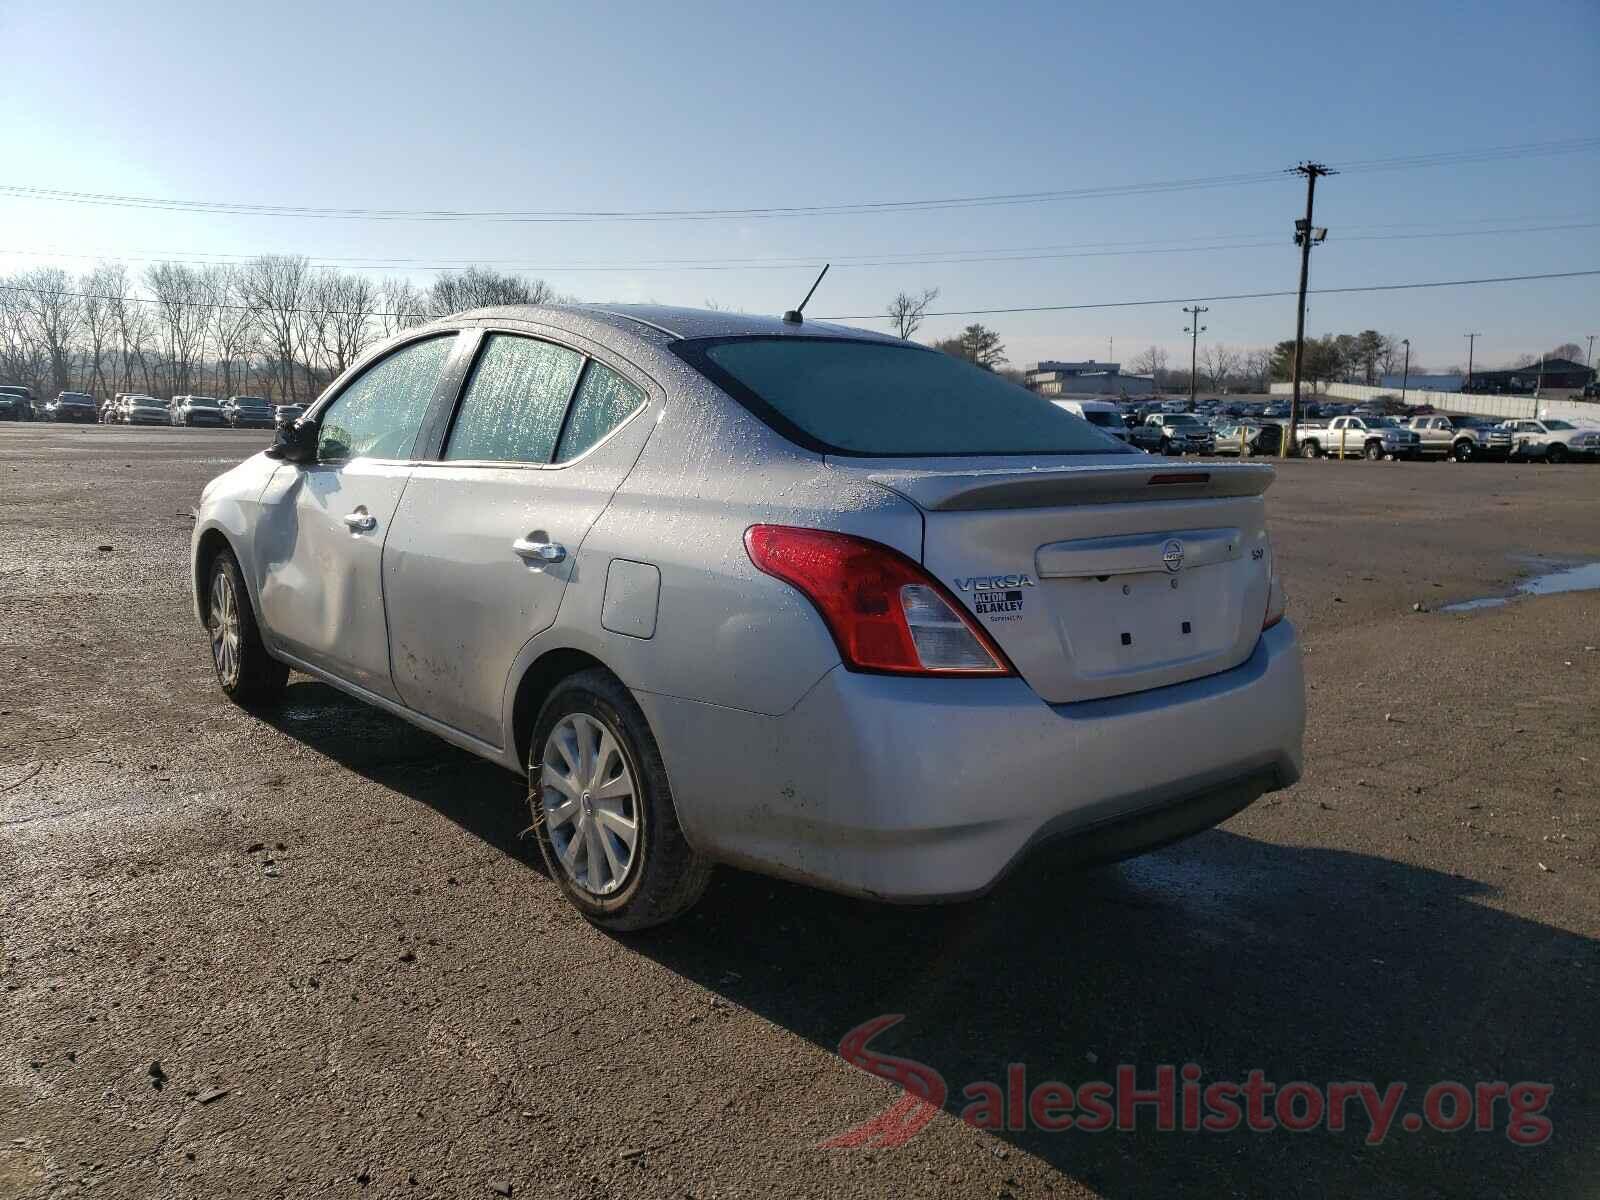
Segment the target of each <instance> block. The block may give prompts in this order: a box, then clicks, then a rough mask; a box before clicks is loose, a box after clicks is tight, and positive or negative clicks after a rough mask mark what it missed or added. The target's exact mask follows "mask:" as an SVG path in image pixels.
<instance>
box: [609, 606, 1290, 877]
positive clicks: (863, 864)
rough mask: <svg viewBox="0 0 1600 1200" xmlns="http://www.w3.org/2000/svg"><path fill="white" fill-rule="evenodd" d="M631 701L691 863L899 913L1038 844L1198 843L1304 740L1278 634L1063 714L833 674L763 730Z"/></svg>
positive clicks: (933, 684)
mask: <svg viewBox="0 0 1600 1200" xmlns="http://www.w3.org/2000/svg"><path fill="white" fill-rule="evenodd" d="M636 694H637V695H638V698H639V702H640V705H641V707H643V708H644V710H645V713H646V716H647V717H648V718H649V720H650V722H651V725H652V727H653V728H654V730H655V732H656V735H657V740H658V741H659V743H660V745H661V749H662V754H663V758H664V759H665V762H666V766H667V772H668V776H669V778H670V779H671V782H672V788H673V794H674V796H675V798H676V800H677V806H678V812H679V816H680V819H681V821H682V823H683V826H684V832H685V834H686V835H687V836H688V838H689V841H690V843H691V844H692V845H694V846H695V847H696V848H697V849H699V850H700V851H702V852H703V853H706V854H708V855H710V856H711V857H713V858H716V859H719V860H722V861H725V862H730V863H733V864H735V865H739V866H745V867H749V868H752V869H755V870H760V871H765V872H769V873H772V874H776V875H781V876H785V877H789V878H794V879H798V880H801V881H803V882H806V883H810V884H815V885H818V886H822V887H827V888H831V889H834V890H837V891H843V892H850V893H854V894H859V895H867V896H872V897H876V898H879V899H884V900H894V901H906V902H924V901H934V900H948V899H958V898H962V897H965V896H971V895H976V894H978V893H981V892H983V891H985V890H987V889H988V888H990V887H992V886H993V885H994V884H995V883H996V882H998V881H999V880H1000V879H1001V878H1002V877H1003V876H1004V875H1005V874H1006V872H1007V871H1008V870H1010V868H1011V866H1012V865H1013V864H1014V863H1015V862H1016V861H1017V860H1018V859H1019V858H1020V857H1021V856H1022V855H1024V854H1025V853H1026V852H1027V851H1028V850H1030V849H1031V848H1032V847H1033V846H1035V845H1037V844H1038V843H1040V842H1042V841H1045V840H1053V839H1057V838H1063V839H1067V840H1068V841H1070V842H1072V843H1073V844H1074V850H1073V856H1074V857H1077V858H1081V859H1085V860H1089V859H1100V858H1108V857H1113V858H1114V857H1124V856H1126V855H1129V854H1135V853H1139V852H1140V851H1142V850H1146V849H1150V848H1153V847H1154V846H1157V845H1160V844H1162V843H1164V842H1168V841H1171V840H1174V839H1175V838H1178V837H1184V836H1187V835H1189V834H1191V833H1195V832H1198V831H1199V830H1201V829H1205V828H1208V827H1210V826H1212V825H1214V824H1216V823H1217V822H1218V821H1221V820H1223V819H1225V818H1226V817H1228V816H1230V815H1232V814H1233V813H1234V812H1237V811H1238V810H1239V809H1241V808H1243V807H1245V806H1246V805H1247V804H1249V803H1250V802H1251V801H1252V800H1254V799H1255V798H1256V797H1257V796H1259V795H1261V794H1263V793H1264V792H1269V791H1273V790H1275V789H1277V788H1281V787H1287V786H1288V785H1290V784H1292V783H1293V782H1295V780H1297V779H1298V778H1299V777H1300V771H1301V763H1302V751H1301V740H1302V736H1303V732H1304V726H1305V697H1304V682H1303V676H1302V672H1301V665H1300V649H1299V645H1298V642H1297V639H1296V635H1295V631H1294V629H1293V627H1292V626H1291V625H1289V623H1288V622H1282V623H1280V624H1279V625H1277V626H1275V627H1274V628H1272V629H1270V630H1268V631H1267V632H1266V633H1264V634H1263V635H1262V637H1261V639H1260V641H1259V642H1258V643H1257V645H1256V648H1255V651H1254V653H1252V655H1251V656H1250V658H1249V659H1248V660H1247V661H1246V662H1244V663H1243V664H1241V665H1240V666H1238V667H1235V668H1234V669H1232V670H1230V671H1224V672H1221V673H1219V674H1217V675H1212V676H1208V677H1206V678H1203V679H1196V680H1191V681H1189V682H1187V683H1182V684H1175V685H1173V686H1170V687H1165V688H1157V689H1153V690H1151V691H1147V692H1139V693H1134V694H1132V695H1128V696H1118V697H1113V698H1111V699H1106V700H1094V701H1086V702H1082V703H1077V704H1061V705H1050V704H1046V703H1045V702H1044V701H1042V700H1040V699H1039V698H1038V696H1037V695H1035V694H1034V692H1033V691H1032V690H1031V689H1030V688H1029V687H1028V686H1027V685H1026V684H1025V683H1023V682H1022V681H1021V680H1018V679H971V680H959V679H912V678H901V677H893V676H881V675H863V674H856V673H852V672H849V671H846V670H844V669H843V668H842V667H841V668H835V669H834V670H833V671H830V672H829V673H828V674H827V675H825V676H824V677H823V678H822V679H821V680H820V681H819V682H818V683H817V684H816V685H815V686H814V687H813V688H812V689H811V690H810V692H808V693H807V694H806V696H805V697H804V698H803V699H802V700H801V701H800V703H799V704H797V705H796V706H795V708H794V709H792V710H791V711H790V712H788V713H786V714H784V715H782V716H778V717H766V716H761V715H759V714H755V713H746V712H739V711H735V710H729V709H723V708H717V707H715V706H711V705H706V704H700V703H697V702H694V701H689V700H683V699H680V698H675V697H666V696H660V695H655V694H651V693H636Z"/></svg>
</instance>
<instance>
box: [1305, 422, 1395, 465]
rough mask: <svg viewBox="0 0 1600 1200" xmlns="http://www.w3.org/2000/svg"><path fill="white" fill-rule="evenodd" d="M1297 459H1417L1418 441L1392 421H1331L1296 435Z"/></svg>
mask: <svg viewBox="0 0 1600 1200" xmlns="http://www.w3.org/2000/svg"><path fill="white" fill-rule="evenodd" d="M1296 441H1297V443H1298V450H1299V453H1300V457H1301V458H1321V457H1322V456H1323V455H1324V454H1327V455H1331V456H1337V457H1340V458H1355V457H1365V458H1369V459H1372V460H1373V461H1377V460H1378V459H1382V458H1417V457H1420V456H1421V453H1422V439H1421V438H1420V437H1419V436H1418V435H1417V432H1416V430H1414V429H1402V428H1401V427H1400V423H1399V422H1398V421H1396V420H1395V419H1394V418H1393V417H1334V418H1333V420H1331V421H1329V422H1328V423H1327V425H1325V426H1323V427H1321V428H1316V427H1313V428H1308V429H1300V430H1297V431H1296Z"/></svg>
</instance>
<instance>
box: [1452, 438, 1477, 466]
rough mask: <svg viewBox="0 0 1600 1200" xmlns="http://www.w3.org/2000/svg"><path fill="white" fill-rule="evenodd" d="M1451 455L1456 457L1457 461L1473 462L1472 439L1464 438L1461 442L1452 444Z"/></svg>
mask: <svg viewBox="0 0 1600 1200" xmlns="http://www.w3.org/2000/svg"><path fill="white" fill-rule="evenodd" d="M1450 457H1452V458H1454V459H1455V460H1456V461H1457V462H1463V463H1464V462H1471V461H1472V439H1471V438H1462V439H1461V440H1460V441H1459V442H1457V443H1456V444H1455V445H1454V446H1452V447H1451V448H1450Z"/></svg>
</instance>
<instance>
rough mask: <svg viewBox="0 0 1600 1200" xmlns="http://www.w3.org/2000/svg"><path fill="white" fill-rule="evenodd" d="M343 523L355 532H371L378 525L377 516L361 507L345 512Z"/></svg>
mask: <svg viewBox="0 0 1600 1200" xmlns="http://www.w3.org/2000/svg"><path fill="white" fill-rule="evenodd" d="M344 523H345V524H346V525H348V526H350V528H351V529H353V530H355V531H356V532H357V533H371V532H372V531H373V530H374V529H376V528H377V527H378V518H377V517H375V516H373V515H372V514H371V513H369V512H368V511H367V510H366V508H365V507H362V508H358V509H356V510H355V512H353V513H345V515H344Z"/></svg>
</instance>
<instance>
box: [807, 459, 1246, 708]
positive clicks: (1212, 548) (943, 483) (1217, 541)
mask: <svg viewBox="0 0 1600 1200" xmlns="http://www.w3.org/2000/svg"><path fill="white" fill-rule="evenodd" d="M858 461H859V460H858ZM993 462H994V460H988V463H987V464H985V463H982V462H978V461H972V462H966V463H952V464H951V465H950V466H948V467H942V466H941V467H936V468H919V467H907V466H905V465H904V464H895V463H888V462H884V461H882V460H879V461H878V462H877V463H876V464H874V465H870V466H869V465H865V464H862V465H857V464H855V463H852V464H851V466H852V467H853V469H856V470H862V469H865V470H866V471H867V473H868V475H869V477H870V478H871V479H872V480H873V481H874V482H876V483H878V484H879V485H880V486H882V487H885V488H888V489H889V490H890V491H893V492H895V493H896V494H898V495H900V496H902V497H904V498H905V499H907V500H909V501H910V502H911V503H913V504H915V505H916V506H917V507H918V508H919V509H921V510H922V512H923V546H922V562H923V565H924V566H925V567H926V568H927V569H928V570H929V572H930V573H931V574H933V575H934V576H935V577H936V578H938V579H939V581H940V582H941V583H943V584H944V585H945V586H946V587H948V588H949V589H950V591H951V592H952V593H953V594H954V595H955V596H956V597H958V598H959V599H960V601H961V603H962V604H964V605H965V606H966V607H967V609H968V611H969V612H971V613H972V614H973V616H974V617H975V618H976V619H977V620H978V622H979V623H980V624H981V625H982V626H983V628H984V629H985V630H986V631H987V632H988V633H989V634H990V636H991V637H993V638H994V640H995V641H996V642H997V643H998V644H999V646H1000V647H1001V649H1003V650H1004V651H1005V652H1006V654H1007V656H1008V657H1010V659H1011V661H1012V663H1013V664H1014V665H1015V666H1016V668H1017V670H1018V671H1019V672H1020V673H1021V674H1022V676H1023V678H1024V679H1025V680H1026V681H1027V683H1028V684H1029V686H1031V687H1032V688H1033V689H1034V691H1036V692H1037V693H1038V694H1039V695H1040V696H1041V697H1042V698H1043V699H1045V700H1046V701H1049V702H1050V703H1053V704H1059V703H1068V702H1072V701H1078V700H1092V699H1099V698H1103V697H1107V696H1117V695H1123V694H1125V693H1128V692H1136V691H1143V690H1145V689H1147V688H1154V687H1164V686H1166V685H1168V684H1173V683H1181V682H1183V681H1185V680H1189V679H1195V678H1198V677H1200V676H1204V675H1211V674H1214V673H1216V672H1218V671H1226V670H1228V669H1229V668H1231V667H1235V666H1238V665H1239V664H1240V663H1242V662H1244V660H1245V659H1247V658H1249V656H1250V654H1251V652H1252V650H1254V648H1255V644H1256V641H1257V639H1258V638H1259V637H1260V634H1261V621H1262V616H1263V614H1264V613H1265V611H1266V606H1267V593H1268V587H1269V581H1270V578H1271V573H1272V551H1271V547H1270V545H1269V543H1268V540H1267V531H1266V519H1265V501H1264V499H1263V493H1264V492H1265V491H1266V489H1267V487H1268V486H1269V485H1270V484H1271V482H1272V479H1273V471H1272V469H1271V468H1270V467H1266V466H1260V465H1255V464H1243V463H1238V464H1231V463H1230V464H1221V463H1214V462H1207V463H1205V464H1167V463H1163V462H1161V461H1160V460H1155V459H1150V458H1146V457H1144V456H1139V457H1138V458H1137V459H1135V460H1134V461H1132V462H1130V461H1128V457H1125V456H1108V457H1104V458H1101V457H1096V458H1095V459H1093V460H1090V461H1083V460H1077V461H1074V460H1070V459H1069V460H1065V461H1062V460H1055V461H1050V460H1043V461H1040V462H1037V463H1033V464H1030V465H1029V466H1028V467H1027V468H1023V469H1018V468H1017V467H1016V466H1015V465H1014V464H1010V463H1008V464H1006V465H1004V466H994V465H992V464H993ZM833 464H834V465H840V464H839V461H838V460H833Z"/></svg>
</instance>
